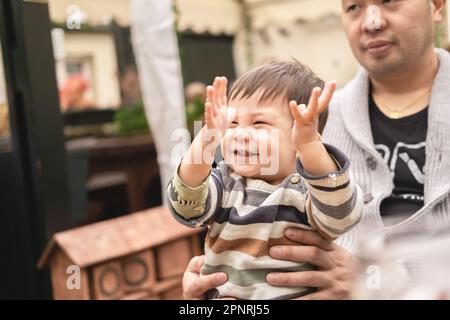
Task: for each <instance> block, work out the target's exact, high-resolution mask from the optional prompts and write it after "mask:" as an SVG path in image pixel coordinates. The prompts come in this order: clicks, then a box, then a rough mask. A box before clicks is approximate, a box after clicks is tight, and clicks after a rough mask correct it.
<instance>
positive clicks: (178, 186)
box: [167, 166, 223, 227]
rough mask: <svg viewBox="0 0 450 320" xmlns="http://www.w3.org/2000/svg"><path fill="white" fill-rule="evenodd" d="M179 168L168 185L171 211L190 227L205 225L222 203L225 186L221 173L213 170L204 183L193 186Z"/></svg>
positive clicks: (178, 219) (177, 218)
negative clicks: (182, 175)
mask: <svg viewBox="0 0 450 320" xmlns="http://www.w3.org/2000/svg"><path fill="white" fill-rule="evenodd" d="M178 168H179V166H178V167H177V169H176V170H175V173H174V175H173V177H172V178H171V179H170V181H169V184H168V186H167V198H168V205H169V209H170V212H171V213H172V215H173V217H174V218H175V219H176V220H177V221H178V222H180V223H182V224H184V225H186V226H188V227H201V226H205V225H207V224H208V223H209V221H211V220H212V218H213V216H214V213H215V212H216V211H217V209H218V208H219V207H220V205H221V203H222V196H223V187H222V185H223V184H222V181H221V178H220V174H219V173H218V172H217V171H215V170H214V171H211V172H210V173H209V175H208V177H207V178H206V179H205V181H203V183H202V184H201V185H200V186H198V187H196V188H192V187H190V186H188V185H186V184H185V183H184V182H183V181H182V180H181V178H180V177H179V175H178Z"/></svg>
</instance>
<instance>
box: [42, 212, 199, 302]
mask: <svg viewBox="0 0 450 320" xmlns="http://www.w3.org/2000/svg"><path fill="white" fill-rule="evenodd" d="M200 231H201V229H200V230H199V229H190V228H187V227H184V226H183V225H181V224H180V223H178V222H176V221H175V219H173V217H171V214H170V212H169V210H168V209H167V208H165V207H158V208H154V209H150V210H147V211H143V212H138V213H134V214H130V215H127V216H123V217H120V218H116V219H112V220H108V221H103V222H99V223H95V224H91V225H88V226H83V227H80V228H76V229H72V230H67V231H64V232H59V233H56V234H55V235H54V236H53V237H52V239H51V241H50V243H49V244H48V245H47V248H46V249H45V251H44V253H43V255H42V257H41V259H40V260H39V262H38V267H39V268H43V267H44V266H49V267H50V272H51V281H52V288H53V297H54V299H182V288H181V279H182V275H183V272H184V270H185V269H186V267H187V264H188V263H189V260H190V259H191V258H192V257H193V256H196V255H200V254H202V248H201V244H200V241H199V233H200Z"/></svg>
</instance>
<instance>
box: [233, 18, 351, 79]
mask: <svg viewBox="0 0 450 320" xmlns="http://www.w3.org/2000/svg"><path fill="white" fill-rule="evenodd" d="M327 21H328V22H327V23H321V22H310V23H301V24H293V25H291V26H290V28H289V29H288V30H286V31H287V35H282V34H281V33H280V32H279V28H277V27H267V38H268V39H269V42H268V43H267V42H265V41H264V40H263V37H262V36H261V35H260V33H255V34H253V36H252V56H253V66H257V65H260V64H263V63H265V62H267V61H268V60H270V59H290V58H292V57H294V58H296V59H298V60H300V61H302V62H304V63H306V64H307V65H308V66H310V67H311V68H312V69H313V70H314V71H315V72H316V73H317V74H318V75H319V76H320V77H322V78H323V79H324V80H337V81H338V86H343V85H345V84H346V83H347V82H348V81H349V80H350V79H351V78H353V76H354V75H355V73H356V72H357V70H358V67H359V64H358V63H357V61H356V59H355V58H354V57H353V53H352V52H351V49H350V47H349V45H348V42H347V39H346V36H345V33H344V31H343V29H342V26H341V22H340V20H339V19H338V18H330V19H328V20H327ZM245 47H246V43H245V40H243V39H241V38H237V40H236V43H235V60H236V61H237V69H238V74H241V73H242V72H244V71H246V70H248V69H249V68H250V67H252V66H249V65H248V63H246V62H248V59H247V57H246V53H245Z"/></svg>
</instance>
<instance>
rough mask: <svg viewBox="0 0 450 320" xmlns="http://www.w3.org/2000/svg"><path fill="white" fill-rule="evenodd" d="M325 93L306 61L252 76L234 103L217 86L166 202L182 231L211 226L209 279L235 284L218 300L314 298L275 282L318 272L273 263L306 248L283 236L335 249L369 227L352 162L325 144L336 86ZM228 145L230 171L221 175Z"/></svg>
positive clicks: (222, 85)
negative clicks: (278, 253)
mask: <svg viewBox="0 0 450 320" xmlns="http://www.w3.org/2000/svg"><path fill="white" fill-rule="evenodd" d="M323 87H324V83H323V81H322V80H320V79H319V78H318V77H317V76H316V75H315V74H314V73H313V72H312V71H311V70H310V69H309V68H308V67H306V66H304V65H303V64H301V63H299V62H298V61H292V62H277V63H270V64H267V65H264V66H261V67H258V68H256V69H254V70H251V71H249V72H247V73H246V74H244V75H243V76H242V77H240V78H239V79H237V81H236V82H235V83H234V85H233V86H232V88H231V90H230V92H229V95H228V96H227V93H226V91H227V79H226V78H224V77H217V78H216V79H215V80H214V83H213V85H212V86H208V88H207V98H206V103H205V122H206V124H205V126H204V127H203V128H202V129H201V131H200V132H199V134H197V136H196V137H195V139H194V141H193V143H192V145H191V146H190V148H189V150H188V152H187V154H186V155H185V157H184V158H183V159H182V161H181V163H180V165H179V166H178V168H177V170H176V172H175V173H174V176H173V178H172V179H171V181H170V182H169V185H168V188H167V193H168V199H169V206H170V209H171V212H172V213H173V216H174V217H175V218H176V219H177V220H178V221H179V222H181V223H183V224H185V225H187V226H190V227H199V226H205V225H208V234H207V237H206V241H205V256H206V257H205V263H204V265H203V267H202V270H201V274H202V275H206V274H211V273H215V272H225V273H226V274H227V277H228V278H227V282H226V283H225V284H224V285H222V286H220V287H218V288H216V289H215V290H214V292H213V293H212V294H211V292H210V294H209V297H210V298H213V297H214V298H216V297H227V296H232V297H236V298H238V299H291V298H295V297H299V296H302V295H305V294H308V293H310V292H311V290H314V288H313V289H311V288H309V289H308V288H304V287H296V288H292V287H275V286H271V285H269V284H268V283H267V282H266V275H267V274H268V273H270V272H273V271H277V272H298V271H305V270H313V269H314V267H313V266H312V265H309V264H306V263H302V264H300V263H296V262H292V261H282V260H276V259H272V258H271V257H270V256H269V255H268V251H269V248H270V247H271V246H274V245H298V244H296V243H295V242H293V241H290V240H288V239H287V238H286V237H285V236H284V230H285V229H286V228H288V227H297V228H302V229H304V230H316V231H317V232H318V233H319V234H320V235H321V236H322V237H324V238H326V239H336V238H337V237H338V236H339V235H341V234H343V233H344V232H346V231H348V230H349V229H351V228H352V227H353V226H355V224H356V223H358V221H359V220H360V218H361V213H362V207H363V200H362V192H361V190H360V188H359V187H358V186H357V185H355V184H353V183H352V181H350V179H349V165H350V162H349V160H348V158H347V157H346V156H345V155H344V154H343V153H342V152H341V151H340V150H338V149H337V148H335V147H333V146H331V145H327V144H324V143H322V142H321V136H320V134H319V133H321V132H322V130H323V128H324V125H325V122H326V116H327V113H326V109H327V106H328V104H329V102H330V100H331V97H332V94H333V92H334V90H335V88H336V83H335V82H330V83H328V84H327V85H326V86H325V88H323ZM322 88H323V90H322ZM306 103H308V106H307V107H306V105H305V104H306ZM324 111H325V112H324ZM219 145H221V150H222V154H223V156H224V161H221V162H219V163H218V164H217V167H216V168H212V165H213V162H214V155H215V151H216V148H217V147H218V146H219Z"/></svg>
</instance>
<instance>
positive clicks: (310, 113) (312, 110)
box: [305, 88, 322, 120]
mask: <svg viewBox="0 0 450 320" xmlns="http://www.w3.org/2000/svg"><path fill="white" fill-rule="evenodd" d="M321 91H322V89H320V88H314V89H313V90H312V92H311V97H310V98H309V103H308V108H307V109H306V113H305V117H306V118H307V119H308V120H313V119H314V117H315V115H316V114H317V110H318V107H319V97H320V93H321Z"/></svg>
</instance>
